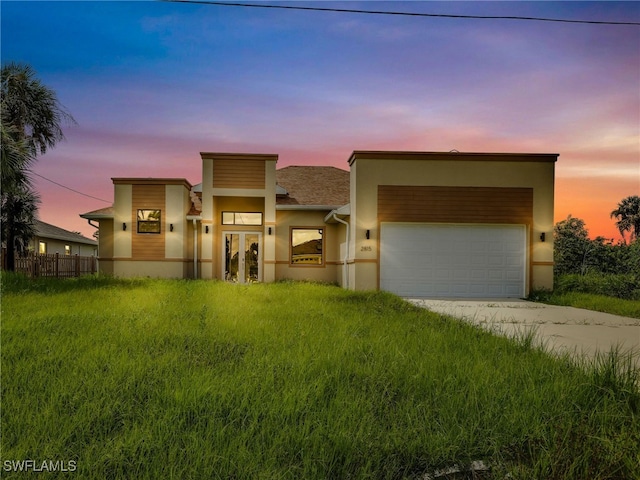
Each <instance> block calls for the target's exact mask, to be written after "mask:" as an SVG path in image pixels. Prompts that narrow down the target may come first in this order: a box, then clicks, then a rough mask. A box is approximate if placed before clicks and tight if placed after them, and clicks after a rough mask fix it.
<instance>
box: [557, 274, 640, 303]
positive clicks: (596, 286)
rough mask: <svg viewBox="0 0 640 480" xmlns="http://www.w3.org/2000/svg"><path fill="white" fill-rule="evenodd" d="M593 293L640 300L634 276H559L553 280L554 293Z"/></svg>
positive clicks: (638, 280) (638, 281) (639, 286)
mask: <svg viewBox="0 0 640 480" xmlns="http://www.w3.org/2000/svg"><path fill="white" fill-rule="evenodd" d="M568 292H580V293H593V294H596V295H606V296H608V297H617V298H622V299H625V300H640V276H639V275H634V274H619V275H603V274H599V273H590V274H587V275H578V274H571V275H560V276H558V277H557V278H556V280H555V290H554V293H557V294H562V293H568Z"/></svg>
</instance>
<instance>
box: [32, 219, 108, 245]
mask: <svg viewBox="0 0 640 480" xmlns="http://www.w3.org/2000/svg"><path fill="white" fill-rule="evenodd" d="M34 223H35V227H36V228H35V230H36V236H37V237H40V238H50V239H52V240H62V241H63V242H75V243H83V244H85V245H98V242H96V241H95V240H92V239H90V238H87V237H83V236H82V235H80V234H79V233H75V232H70V231H69V230H65V229H64V228H60V227H56V226H55V225H51V224H50V223H45V222H42V221H40V220H36V221H35V222H34Z"/></svg>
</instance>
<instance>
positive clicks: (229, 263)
mask: <svg viewBox="0 0 640 480" xmlns="http://www.w3.org/2000/svg"><path fill="white" fill-rule="evenodd" d="M222 235H223V237H224V246H223V248H224V252H223V258H224V267H223V268H224V272H223V274H224V279H225V280H226V281H227V282H233V283H252V282H259V281H261V280H262V271H261V269H260V263H261V260H262V258H261V252H260V236H261V235H260V234H259V233H255V232H234V233H228V232H227V233H223V234H222Z"/></svg>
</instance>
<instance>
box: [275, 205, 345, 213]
mask: <svg viewBox="0 0 640 480" xmlns="http://www.w3.org/2000/svg"><path fill="white" fill-rule="evenodd" d="M337 208H340V207H339V206H338V205H276V210H303V211H304V210H308V211H312V210H313V211H316V212H317V211H323V210H324V211H331V210H335V209H337Z"/></svg>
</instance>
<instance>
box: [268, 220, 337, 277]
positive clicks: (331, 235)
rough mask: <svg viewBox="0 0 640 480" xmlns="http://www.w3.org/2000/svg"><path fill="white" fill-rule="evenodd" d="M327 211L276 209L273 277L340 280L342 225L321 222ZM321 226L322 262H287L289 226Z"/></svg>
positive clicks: (288, 259) (289, 250) (289, 251)
mask: <svg viewBox="0 0 640 480" xmlns="http://www.w3.org/2000/svg"><path fill="white" fill-rule="evenodd" d="M328 213H329V211H328V210H327V211H319V210H278V211H277V215H276V216H277V225H278V226H277V228H276V229H275V231H274V232H273V233H274V235H273V237H274V240H275V256H276V262H275V263H276V264H275V279H276V280H285V279H286V280H312V281H318V282H327V283H340V282H341V270H340V269H341V268H342V262H341V258H340V244H341V243H344V241H345V237H344V235H345V234H344V228H340V227H341V225H336V224H325V223H324V217H325V216H326V215H327V214H328ZM294 227H297V228H310V229H314V228H322V229H323V232H324V233H323V255H324V263H323V264H322V265H292V264H291V229H292V228H294Z"/></svg>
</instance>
